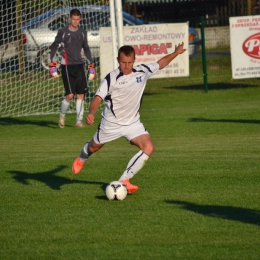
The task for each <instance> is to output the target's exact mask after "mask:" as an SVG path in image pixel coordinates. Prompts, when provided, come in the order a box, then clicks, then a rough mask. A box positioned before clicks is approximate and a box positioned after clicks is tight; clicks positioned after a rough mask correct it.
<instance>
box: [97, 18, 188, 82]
mask: <svg viewBox="0 0 260 260" xmlns="http://www.w3.org/2000/svg"><path fill="white" fill-rule="evenodd" d="M123 30H124V44H125V45H131V46H133V47H134V49H135V52H136V60H135V65H138V64H145V63H152V62H156V61H158V60H159V59H160V58H162V57H163V56H165V55H167V54H170V53H172V52H174V50H175V45H178V44H179V43H182V42H184V48H186V49H187V51H186V52H185V53H183V54H182V55H179V56H178V57H176V58H175V59H174V60H173V61H172V62H171V63H170V64H169V65H168V66H167V67H165V68H164V69H163V70H159V71H158V72H157V74H156V75H154V76H153V78H168V77H185V76H189V52H188V48H189V45H188V44H189V43H188V35H189V34H188V23H179V24H149V25H138V26H124V29H123ZM99 34H100V67H101V79H103V78H104V77H105V76H106V75H107V74H108V73H109V72H110V71H112V70H113V56H112V52H113V49H112V36H111V28H107V27H101V28H100V29H99ZM116 55H117V54H116Z"/></svg>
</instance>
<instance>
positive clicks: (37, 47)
mask: <svg viewBox="0 0 260 260" xmlns="http://www.w3.org/2000/svg"><path fill="white" fill-rule="evenodd" d="M116 1H121V0H116ZM120 3H121V2H120ZM109 6H110V4H109V0H90V1H86V0H74V1H70V0H38V1H34V0H2V1H1V9H0V93H1V95H0V117H16V116H27V115H37V114H55V113H56V114H58V113H59V112H60V105H61V100H62V99H63V97H64V88H63V83H62V79H61V77H59V78H51V77H50V76H49V70H48V64H49V62H50V60H49V59H50V58H49V57H50V48H49V47H50V45H51V43H52V42H53V41H54V37H55V36H56V34H57V31H58V29H59V28H61V27H63V26H64V25H66V24H67V23H68V18H69V10H70V9H69V8H76V7H79V8H81V9H80V10H82V11H81V13H82V22H81V26H82V27H83V28H84V29H85V30H86V32H87V36H88V41H89V46H90V49H91V53H92V56H93V57H94V61H95V66H96V70H97V77H96V79H95V80H94V81H91V82H89V93H88V94H87V95H86V97H85V101H86V102H85V109H87V107H88V104H89V101H90V100H91V99H92V97H93V95H94V93H95V92H96V89H97V88H98V86H99V83H100V67H99V66H100V63H99V56H100V54H99V44H100V42H99V27H107V26H110V25H111V23H110V9H109ZM116 6H117V5H116V4H115V10H116ZM119 9H120V8H119ZM115 10H113V11H115ZM121 11H122V9H121ZM114 14H115V12H114ZM111 55H114V53H113V54H112V53H111ZM57 58H58V59H59V57H57ZM68 112H70V113H74V112H75V101H74V102H72V104H71V105H70V110H69V111H68Z"/></svg>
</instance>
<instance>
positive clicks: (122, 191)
mask: <svg viewBox="0 0 260 260" xmlns="http://www.w3.org/2000/svg"><path fill="white" fill-rule="evenodd" d="M126 195H127V189H126V186H125V184H123V183H122V182H120V181H112V182H110V183H109V184H108V185H107V187H106V196H107V198H108V199H109V200H124V199H125V197H126Z"/></svg>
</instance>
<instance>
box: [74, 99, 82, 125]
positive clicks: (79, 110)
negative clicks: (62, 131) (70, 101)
mask: <svg viewBox="0 0 260 260" xmlns="http://www.w3.org/2000/svg"><path fill="white" fill-rule="evenodd" d="M76 111H77V122H76V124H78V123H81V122H82V119H83V114H84V100H83V99H77V100H76Z"/></svg>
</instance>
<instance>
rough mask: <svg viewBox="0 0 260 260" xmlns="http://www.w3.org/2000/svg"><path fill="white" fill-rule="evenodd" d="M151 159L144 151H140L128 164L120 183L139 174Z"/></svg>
mask: <svg viewBox="0 0 260 260" xmlns="http://www.w3.org/2000/svg"><path fill="white" fill-rule="evenodd" d="M148 159H149V156H148V155H146V154H145V153H144V152H143V151H139V152H138V153H137V154H136V155H135V156H134V157H133V158H132V159H131V160H130V161H129V163H128V165H127V167H126V169H125V171H124V173H123V174H122V176H121V177H120V179H119V181H122V180H125V179H131V178H133V177H134V175H135V174H136V173H137V172H139V171H140V170H141V169H142V167H143V166H144V164H145V163H146V161H147V160H148Z"/></svg>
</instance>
